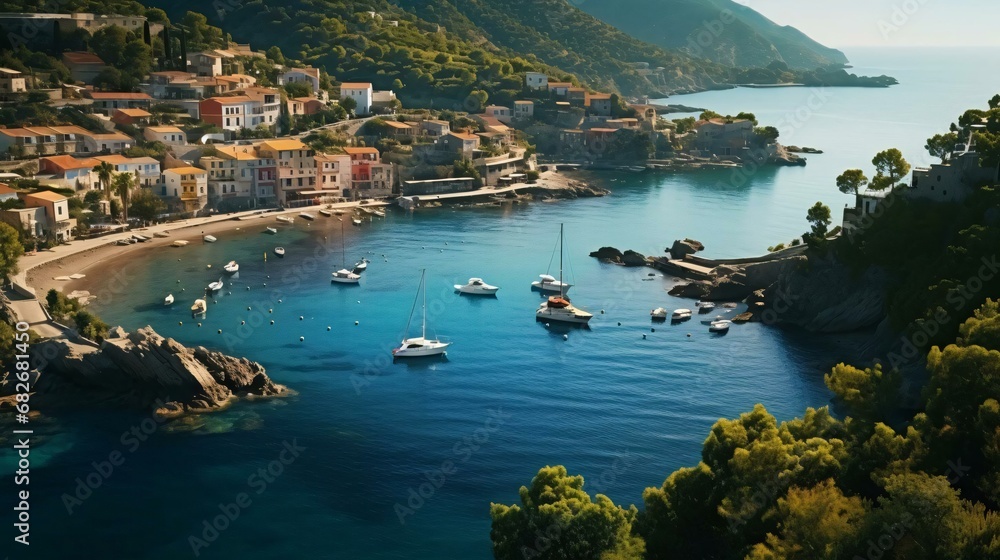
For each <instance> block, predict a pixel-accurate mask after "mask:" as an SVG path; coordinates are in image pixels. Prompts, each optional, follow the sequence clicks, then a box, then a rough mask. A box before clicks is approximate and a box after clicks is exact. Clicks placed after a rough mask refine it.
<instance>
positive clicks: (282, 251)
mask: <svg viewBox="0 0 1000 560" xmlns="http://www.w3.org/2000/svg"><path fill="white" fill-rule="evenodd" d="M274 254H275V255H278V256H279V257H284V256H285V248H284V247H275V248H274Z"/></svg>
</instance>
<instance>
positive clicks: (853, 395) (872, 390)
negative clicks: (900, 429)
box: [823, 363, 902, 423]
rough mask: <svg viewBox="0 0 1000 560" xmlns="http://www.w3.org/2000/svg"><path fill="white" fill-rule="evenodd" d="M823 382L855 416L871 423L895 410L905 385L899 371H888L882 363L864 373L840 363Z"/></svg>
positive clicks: (865, 370)
mask: <svg viewBox="0 0 1000 560" xmlns="http://www.w3.org/2000/svg"><path fill="white" fill-rule="evenodd" d="M823 380H824V381H825V382H826V386H827V387H828V388H829V389H830V390H831V391H833V393H834V394H835V395H837V398H839V399H840V400H841V401H843V402H844V404H846V405H847V407H848V408H849V409H850V411H851V413H852V414H854V415H855V416H857V417H859V418H860V419H862V420H865V421H867V422H869V423H872V422H874V421H876V420H883V419H885V418H886V417H887V416H888V414H889V413H890V412H891V411H892V410H894V409H895V406H896V403H897V402H898V399H899V387H900V385H901V383H902V377H901V376H900V375H899V372H898V371H896V370H891V371H888V372H885V371H883V369H882V364H875V366H874V367H870V368H866V369H864V370H861V369H858V368H856V367H852V366H849V365H847V364H843V363H841V364H837V365H836V366H834V367H833V369H832V370H830V373H827V374H826V375H825V376H824V377H823Z"/></svg>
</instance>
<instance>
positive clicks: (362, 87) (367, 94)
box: [340, 82, 374, 115]
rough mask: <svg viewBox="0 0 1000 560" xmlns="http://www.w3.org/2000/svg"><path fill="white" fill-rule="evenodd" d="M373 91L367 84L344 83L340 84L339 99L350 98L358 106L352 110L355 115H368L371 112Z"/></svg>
mask: <svg viewBox="0 0 1000 560" xmlns="http://www.w3.org/2000/svg"><path fill="white" fill-rule="evenodd" d="M373 94H374V89H373V88H372V85H371V84H370V83H367V82H344V83H343V84H340V97H341V99H344V98H350V99H353V100H354V102H355V103H357V104H358V106H357V108H355V109H354V114H356V115H369V114H371V112H372V96H373Z"/></svg>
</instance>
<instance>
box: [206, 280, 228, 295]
mask: <svg viewBox="0 0 1000 560" xmlns="http://www.w3.org/2000/svg"><path fill="white" fill-rule="evenodd" d="M225 285H226V284H225V282H223V281H222V278H219V279H218V280H216V281H215V282H212V283H211V284H209V285H208V291H209V292H218V291H219V290H221V289H222V288H223V286H225Z"/></svg>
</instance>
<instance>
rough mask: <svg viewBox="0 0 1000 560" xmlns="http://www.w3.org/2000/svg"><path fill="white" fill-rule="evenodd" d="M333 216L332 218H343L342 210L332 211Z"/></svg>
mask: <svg viewBox="0 0 1000 560" xmlns="http://www.w3.org/2000/svg"><path fill="white" fill-rule="evenodd" d="M333 215H334V216H343V215H344V211H343V210H334V211H333Z"/></svg>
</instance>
